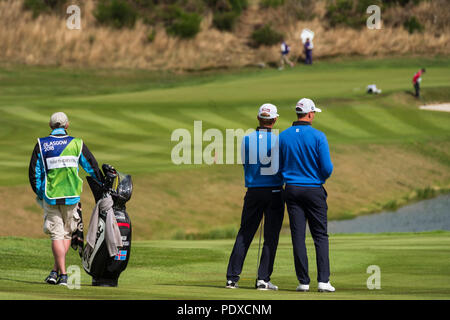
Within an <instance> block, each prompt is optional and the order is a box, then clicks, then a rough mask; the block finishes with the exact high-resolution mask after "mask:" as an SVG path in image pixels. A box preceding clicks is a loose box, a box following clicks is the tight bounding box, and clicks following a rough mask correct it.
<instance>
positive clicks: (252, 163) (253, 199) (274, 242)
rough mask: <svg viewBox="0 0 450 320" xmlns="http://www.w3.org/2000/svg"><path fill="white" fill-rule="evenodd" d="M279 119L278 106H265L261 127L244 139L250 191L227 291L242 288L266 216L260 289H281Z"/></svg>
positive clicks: (260, 118) (260, 109)
mask: <svg viewBox="0 0 450 320" xmlns="http://www.w3.org/2000/svg"><path fill="white" fill-rule="evenodd" d="M277 119H278V113H277V108H276V106H274V105H273V104H270V103H265V104H263V105H262V106H261V107H260V108H259V112H258V122H259V126H258V128H256V131H254V132H253V133H251V134H249V135H247V136H245V137H244V139H243V140H242V158H243V159H242V164H243V167H244V175H245V186H246V187H247V192H246V194H245V198H244V205H243V208H242V216H241V226H240V228H239V232H238V235H237V237H236V241H235V243H234V246H233V251H232V252H231V255H230V259H229V262H228V268H227V284H226V288H229V289H235V288H237V287H238V285H237V282H238V281H239V279H240V274H241V272H242V267H243V265H244V260H245V257H246V255H247V251H248V249H249V247H250V244H251V242H252V240H253V237H254V236H255V233H256V231H257V230H258V227H259V225H260V223H261V219H262V218H263V216H264V221H265V222H264V245H263V248H262V255H261V261H260V264H259V268H258V275H257V277H258V278H257V282H256V289H258V290H278V287H277V286H276V285H274V284H272V283H271V282H270V277H271V275H272V271H273V264H274V260H275V255H276V251H277V246H278V237H279V235H280V230H281V226H282V224H283V216H284V201H283V196H282V189H283V178H282V177H281V174H280V171H279V157H278V154H279V149H278V136H277V135H276V134H274V133H272V128H273V126H274V124H275V122H276V121H277Z"/></svg>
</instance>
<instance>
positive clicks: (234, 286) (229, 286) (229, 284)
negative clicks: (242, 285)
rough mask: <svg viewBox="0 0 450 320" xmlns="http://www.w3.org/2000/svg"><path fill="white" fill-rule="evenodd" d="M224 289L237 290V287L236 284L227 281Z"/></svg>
mask: <svg viewBox="0 0 450 320" xmlns="http://www.w3.org/2000/svg"><path fill="white" fill-rule="evenodd" d="M225 288H227V289H237V288H239V287H238V285H237V283H236V282H234V281H231V280H228V281H227V285H226V286H225Z"/></svg>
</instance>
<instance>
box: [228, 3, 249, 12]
mask: <svg viewBox="0 0 450 320" xmlns="http://www.w3.org/2000/svg"><path fill="white" fill-rule="evenodd" d="M228 1H229V2H230V5H231V9H232V11H234V12H237V13H239V14H240V13H242V11H244V10H245V9H247V8H248V1H247V0H228Z"/></svg>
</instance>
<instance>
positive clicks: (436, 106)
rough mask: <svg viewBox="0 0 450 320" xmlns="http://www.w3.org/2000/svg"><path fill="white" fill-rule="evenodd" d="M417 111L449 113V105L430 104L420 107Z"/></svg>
mask: <svg viewBox="0 0 450 320" xmlns="http://www.w3.org/2000/svg"><path fill="white" fill-rule="evenodd" d="M419 109H422V110H432V111H445V112H450V103H441V104H430V105H425V106H420V107H419Z"/></svg>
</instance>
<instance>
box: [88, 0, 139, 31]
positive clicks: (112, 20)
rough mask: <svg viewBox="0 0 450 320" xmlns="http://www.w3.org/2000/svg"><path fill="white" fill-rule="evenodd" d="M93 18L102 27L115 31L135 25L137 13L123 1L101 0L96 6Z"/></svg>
mask: <svg viewBox="0 0 450 320" xmlns="http://www.w3.org/2000/svg"><path fill="white" fill-rule="evenodd" d="M94 16H95V19H97V22H98V23H100V24H103V25H109V26H112V27H114V28H117V29H121V28H123V27H127V28H132V27H134V25H135V23H136V19H137V12H136V10H135V9H134V8H133V7H132V6H131V5H130V4H129V3H128V2H127V1H125V0H102V1H100V2H99V3H98V4H97V7H96V9H95V11H94Z"/></svg>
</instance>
